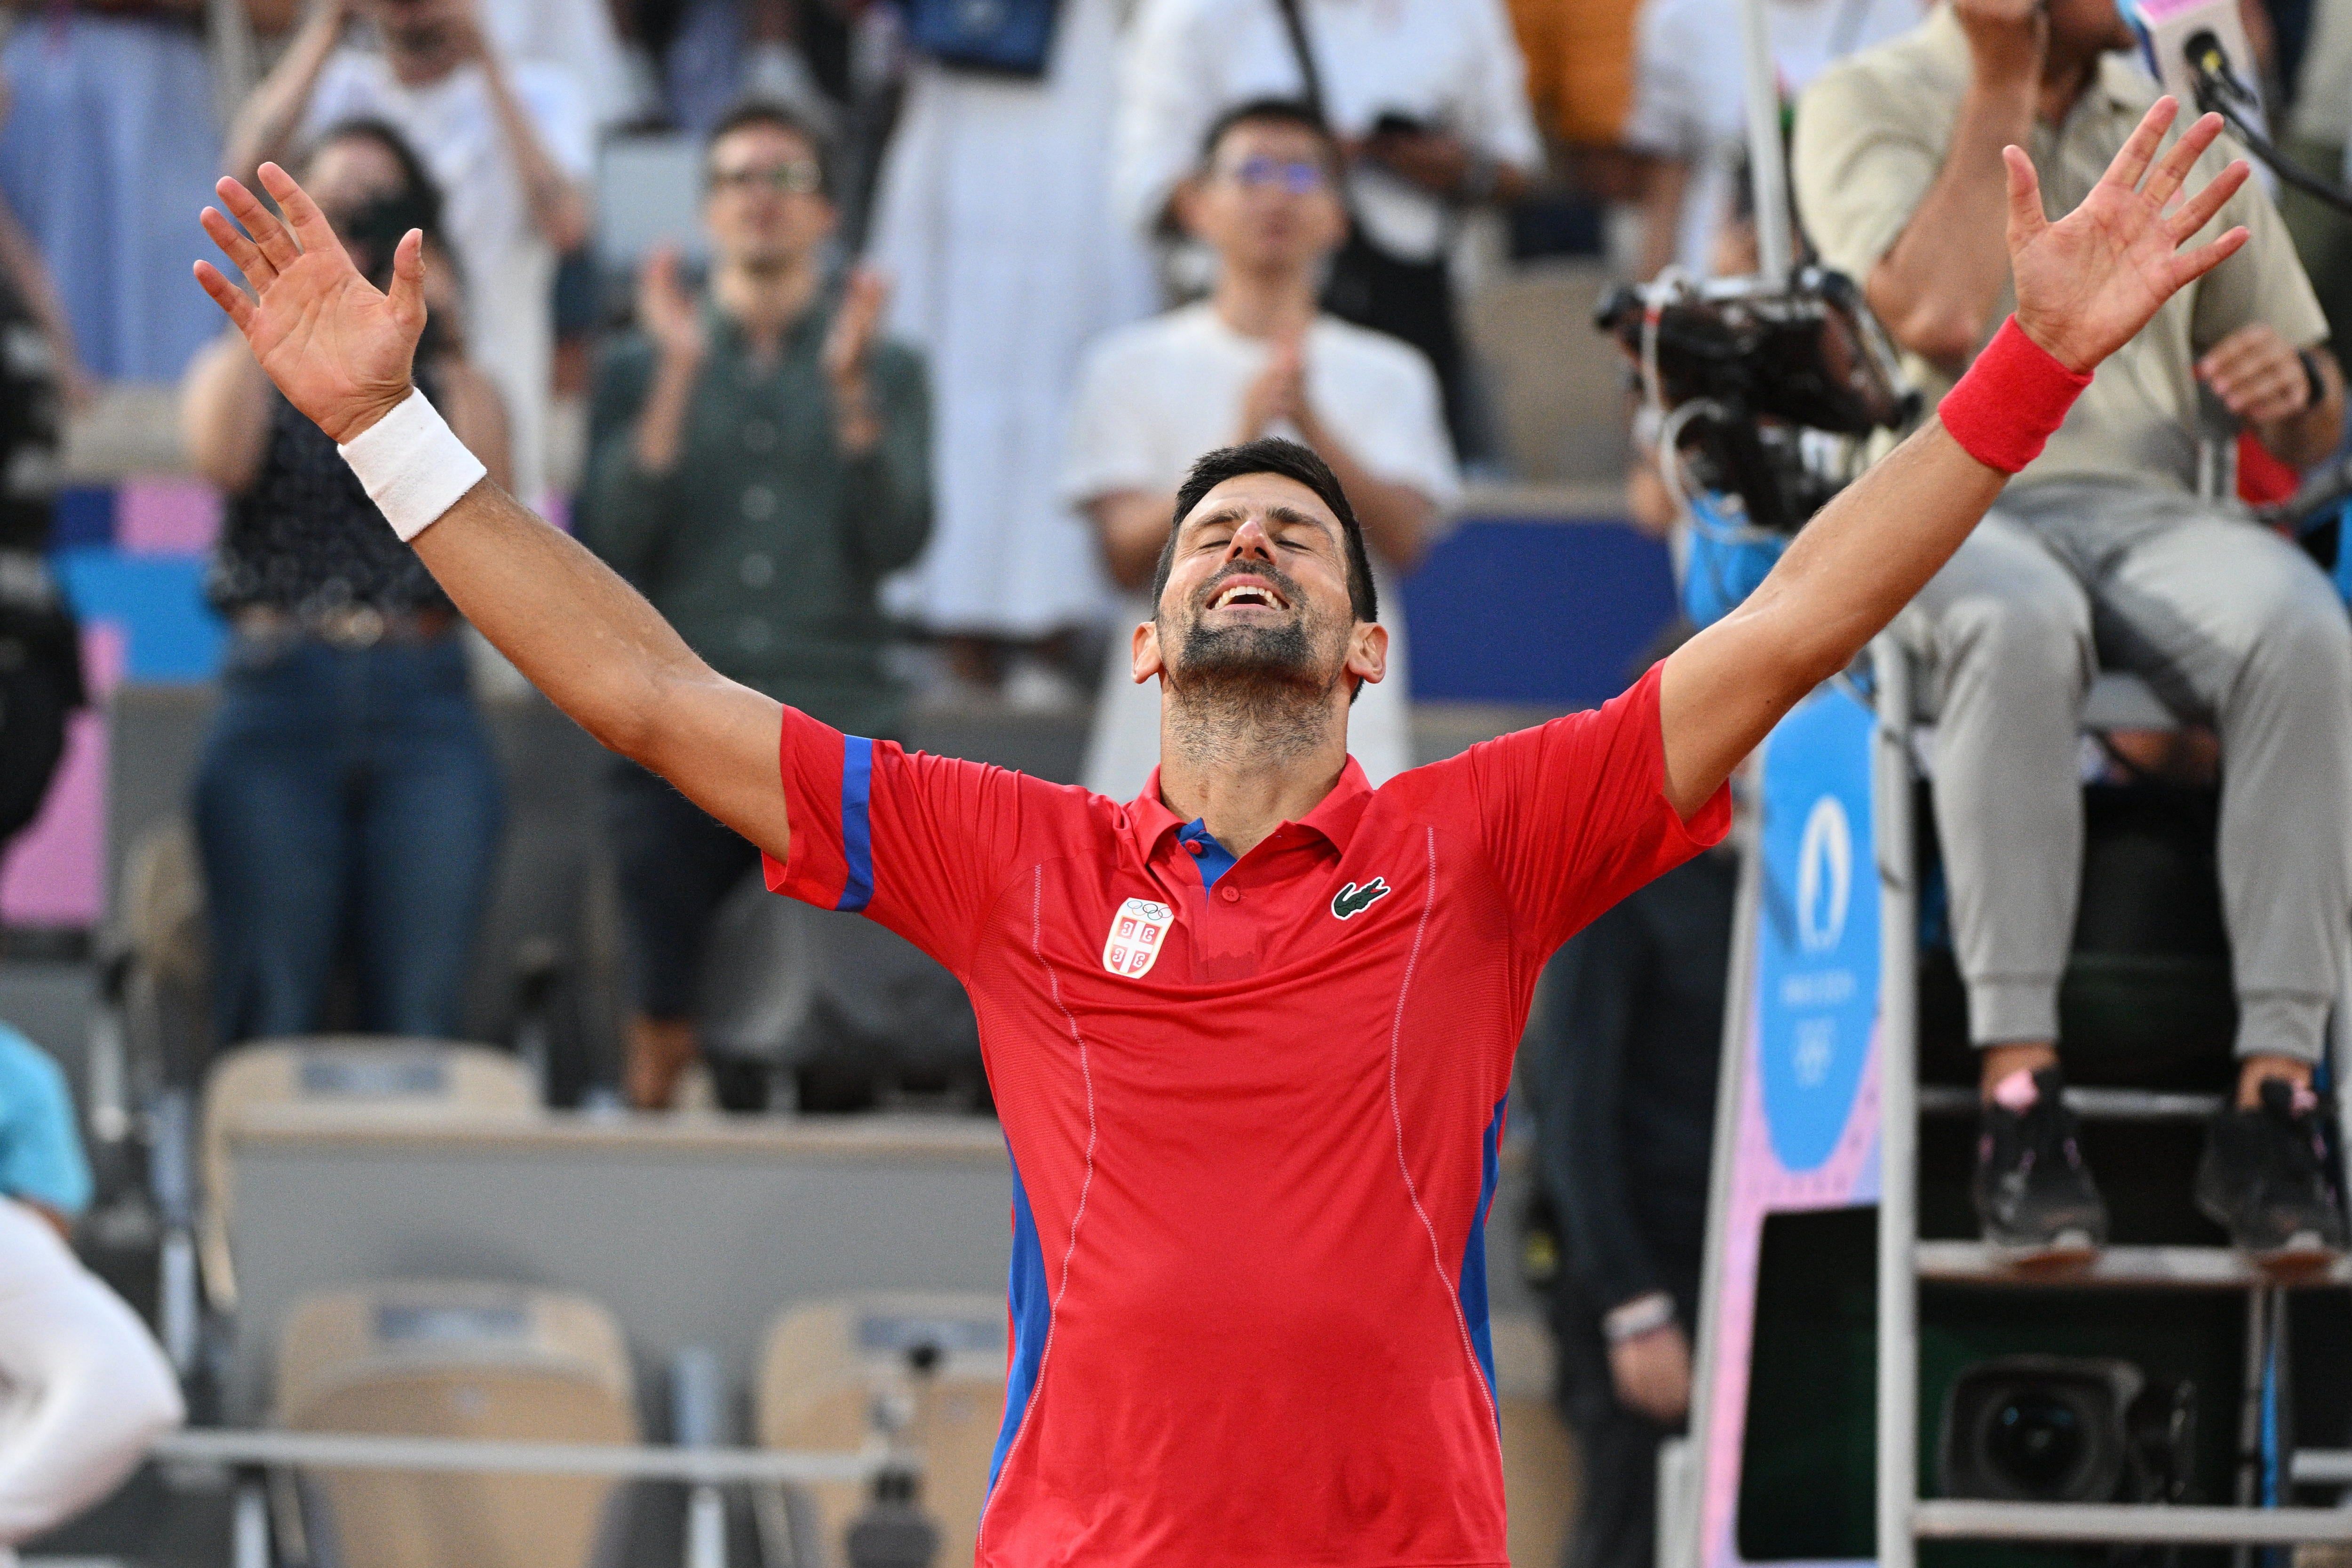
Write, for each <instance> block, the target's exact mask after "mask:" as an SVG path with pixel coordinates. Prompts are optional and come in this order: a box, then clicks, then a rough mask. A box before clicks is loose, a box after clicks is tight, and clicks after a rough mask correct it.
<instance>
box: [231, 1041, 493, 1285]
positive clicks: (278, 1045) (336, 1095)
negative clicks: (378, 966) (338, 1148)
mask: <svg viewBox="0 0 2352 1568" xmlns="http://www.w3.org/2000/svg"><path fill="white" fill-rule="evenodd" d="M298 1104H299V1105H319V1104H328V1105H354V1106H368V1107H382V1108H384V1109H387V1110H400V1111H403V1112H413V1113H415V1114H420V1115H432V1114H436V1113H446V1112H452V1111H460V1112H467V1113H473V1114H487V1115H504V1116H514V1117H523V1116H527V1115H529V1114H530V1112H531V1111H532V1110H533V1109H534V1108H536V1107H537V1105H538V1104H539V1087H538V1085H537V1084H536V1083H534V1082H533V1081H532V1079H531V1076H530V1071H529V1069H527V1068H525V1067H524V1066H523V1064H522V1063H521V1062H520V1061H518V1060H516V1059H515V1058H513V1057H510V1056H508V1055H507V1054H506V1053H504V1052H503V1051H495V1050H491V1049H489V1048H488V1047H483V1046H467V1045H457V1044H453V1043H451V1042H448V1041H445V1040H401V1039H383V1038H373V1037H369V1038H361V1037H334V1036H320V1037H306V1038H299V1039H283V1040H263V1041H259V1042H257V1043H255V1044H253V1045H249V1046H241V1047H238V1048H237V1049H236V1050H234V1051H230V1052H227V1053H226V1054H225V1055H223V1056H221V1057H220V1058H217V1059H215V1061H214V1063H213V1066H212V1070H211V1071H210V1072H209V1073H207V1074H206V1075H205V1089H204V1101H203V1107H202V1121H201V1123H200V1127H201V1131H200V1133H199V1143H198V1147H199V1149H200V1151H201V1154H200V1158H201V1159H202V1161H203V1166H204V1194H205V1203H204V1215H203V1221H202V1227H201V1237H200V1247H201V1256H202V1258H203V1261H204V1277H205V1294H206V1295H207V1296H208V1297H209V1298H210V1299H211V1300H212V1302H213V1304H214V1306H215V1307H217V1308H219V1309H220V1310H223V1311H226V1310H231V1309H233V1308H234V1307H235V1306H236V1265H235V1261H234V1258H233V1255H232V1248H231V1247H230V1245H229V1239H230V1226H231V1223H232V1219H233V1217H234V1203H235V1193H236V1186H235V1184H234V1183H233V1182H232V1181H231V1180H230V1172H229V1164H228V1129H229V1128H230V1126H231V1125H233V1124H234V1123H235V1121H236V1119H237V1118H239V1117H240V1116H245V1115H249V1114H251V1113H252V1112H254V1111H255V1110H261V1109H263V1108H266V1107H270V1106H280V1105H298Z"/></svg>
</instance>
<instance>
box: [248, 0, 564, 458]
mask: <svg viewBox="0 0 2352 1568" xmlns="http://www.w3.org/2000/svg"><path fill="white" fill-rule="evenodd" d="M473 4H474V0H319V4H318V5H317V8H316V9H315V10H314V11H312V13H311V15H310V19H309V20H308V21H306V22H305V23H304V24H303V26H302V30H301V32H300V33H299V35H297V37H295V40H294V43H293V45H292V46H291V47H289V48H288V49H287V51H286V54H285V57H284V58H281V59H280V60H279V61H278V66H277V68H275V69H273V70H272V71H271V72H270V73H269V75H268V78H267V79H265V80H264V81H263V82H262V84H261V86H260V87H258V88H257V89H255V91H254V94H253V98H252V100H250V101H249V102H248V103H247V105H246V107H245V109H244V110H243V111H242V112H241V113H239V114H238V116H237V119H236V124H235V125H234V126H233V127H231V129H230V132H229V147H228V154H227V160H226V162H227V163H228V169H229V172H230V173H231V174H235V175H236V176H237V177H238V178H239V179H244V180H251V179H252V178H253V177H254V170H255V169H256V168H257V167H258V166H259V165H260V164H261V163H262V162H263V161H264V160H265V159H275V160H278V161H279V162H283V161H284V159H285V157H286V154H287V153H288V152H289V149H291V148H292V147H294V146H295V145H296V143H297V142H298V141H299V140H303V139H308V138H314V137H316V136H317V135H318V134H319V133H320V132H322V131H324V130H325V129H326V128H327V127H329V126H331V125H334V124H338V123H340V122H341V121H346V120H352V119H360V118H366V119H374V120H381V121H384V122H385V123H387V124H389V125H391V126H392V127H394V129H395V130H397V131H398V132H400V133H401V135H402V136H403V137H404V138H405V139H406V140H407V142H408V143H409V144H410V145H411V146H413V147H415V149H416V151H417V153H418V154H419V155H420V156H421V157H422V158H423V159H424V162H425V169H426V170H427V171H428V172H429V173H430V174H432V176H433V178H434V180H435V182H436V184H439V185H440V187H441V190H442V191H443V193H444V226H445V228H446V232H447V235H448V240H449V250H450V253H451V255H452V257H453V258H454V259H455V260H456V262H457V266H458V268H460V269H461V270H462V271H463V272H464V274H465V284H466V315H465V332H464V338H465V347H466V353H467V357H468V358H469V359H470V360H471V361H472V362H473V363H475V364H477V365H478V366H480V367H481V369H482V370H483V371H484V372H485V373H486V374H488V376H489V377H490V379H491V380H492V381H493V382H495V383H496V384H497V385H498V388H499V395H500V397H501V398H502V400H503V401H504V403H505V405H506V410H507V418H508V421H509V446H510V447H511V450H512V452H513V467H514V479H515V486H516V493H517V494H519V495H520V496H521V497H522V498H523V500H525V501H527V502H528V501H533V500H537V499H538V498H540V497H541V494H542V492H543V491H544V490H545V489H546V486H547V482H548V473H547V435H548V433H547V421H548V402H549V374H550V370H551V356H552V353H553V348H554V319H553V314H552V307H551V304H550V302H549V289H550V286H551V283H552V281H553V279H554V277H555V261H556V258H557V257H558V256H559V255H560V254H562V252H564V251H568V250H571V249H572V248H573V247H576V246H578V245H580V244H581V243H583V241H584V240H586V238H587V237H588V221H589V213H588V200H587V196H586V195H585V193H584V188H583V182H584V181H585V180H586V179H587V177H588V174H589V166H590V163H591V161H592V160H593V155H594V151H595V149H594V144H593V132H592V129H591V126H592V121H591V118H590V110H589V103H588V99H587V96H586V94H585V92H584V91H583V89H582V87H581V85H580V84H579V83H578V82H577V81H575V80H574V79H573V78H572V74H571V72H569V71H568V70H566V69H564V68H562V67H561V66H557V65H551V64H549V63H546V62H544V61H539V60H524V61H520V62H512V63H510V62H509V61H508V60H507V59H506V58H505V57H504V56H503V55H502V54H501V53H500V51H499V48H498V47H496V46H495V45H493V44H492V43H491V42H490V39H489V37H488V35H487V34H486V32H485V31H484V28H483V26H482V24H481V22H480V20H479V18H478V16H477V15H476V13H475V11H474V10H473ZM354 17H357V18H361V19H364V20H366V21H370V22H373V24H374V25H375V28H376V31H377V33H378V34H379V35H380V37H381V40H382V47H381V48H380V49H363V48H356V47H346V46H343V45H342V44H341V38H342V35H343V30H344V26H345V24H346V23H347V22H348V21H350V20H351V19H352V18H354ZM451 325H455V323H451Z"/></svg>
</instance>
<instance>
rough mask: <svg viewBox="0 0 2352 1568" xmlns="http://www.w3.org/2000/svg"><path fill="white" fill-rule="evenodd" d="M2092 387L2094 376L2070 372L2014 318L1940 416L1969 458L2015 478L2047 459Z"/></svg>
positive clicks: (1979, 358) (2003, 325) (1939, 408)
mask: <svg viewBox="0 0 2352 1568" xmlns="http://www.w3.org/2000/svg"><path fill="white" fill-rule="evenodd" d="M2090 384H2091V378H2090V377H2089V376H2087V375H2078V374H2075V373H2074V372H2073V371H2071V370H2068V369H2067V368H2066V367H2065V366H2064V365H2063V364H2060V363H2058V361H2057V360H2056V358H2054V357H2053V355H2052V354H2051V353H2050V351H2049V350H2047V349H2045V348H2043V347H2042V345H2041V344H2040V343H2037V342H2034V341H2033V340H2032V338H2029V337H2027V336H2026V335H2025V329H2024V328H2022V327H2021V326H2019V325H2018V324H2017V318H2016V317H2015V316H2011V318H2010V319H2009V320H2008V321H2003V322H2002V323H2001V325H2000V331H1998V332H1995V333H1994V334H1993V336H1992V342H1989V343H1987V344H1986V345H1985V348H1984V353H1980V354H1979V355H1977V362H1976V363H1974V364H1972V365H1970V366H1969V373H1968V374H1966V375H1964V376H1962V377H1960V382H1959V384H1958V386H1955V387H1953V388H1952V390H1951V391H1949V392H1948V393H1946V394H1945V395H1944V401H1943V402H1942V403H1941V404H1940V405H1937V409H1936V416H1937V418H1939V419H1941V420H1942V421H1943V422H1944V428H1945V429H1946V430H1948V431H1949V432H1950V433H1951V437H1952V439H1953V440H1955V441H1958V443H1959V444H1960V447H1961V448H1962V449H1963V450H1965V451H1966V452H1967V453H1968V455H1969V457H1971V458H1975V459H1976V460H1977V461H1978V462H1979V463H1982V464H1983V465H1984V466H1985V467H1986V468H1999V469H2000V471H2001V472H2002V473H2004V474H2013V473H2015V472H2017V471H2018V470H2019V469H2020V468H2023V467H2025V465H2026V464H2028V463H2030V462H2032V461H2033V459H2034V458H2038V457H2040V456H2042V447H2044V446H2046V445H2048V444H2049V441H2050V437H2051V434H2052V432H2053V431H2055V430H2056V429H2057V428H2058V426H2061V425H2063V424H2064V423H2065V421H2066V411H2067V410H2068V409H2070V408H2072V407H2074V399H2075V398H2077V397H2079V396H2081V395H2082V392H2083V388H2084V387H2086V386H2088V385H2090Z"/></svg>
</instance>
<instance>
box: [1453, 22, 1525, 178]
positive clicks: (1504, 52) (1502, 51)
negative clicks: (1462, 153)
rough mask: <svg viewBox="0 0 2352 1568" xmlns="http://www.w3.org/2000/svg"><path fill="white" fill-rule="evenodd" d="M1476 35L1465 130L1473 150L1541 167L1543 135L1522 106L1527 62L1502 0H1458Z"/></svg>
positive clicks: (1513, 163) (1512, 162)
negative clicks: (1474, 74)
mask: <svg viewBox="0 0 2352 1568" xmlns="http://www.w3.org/2000/svg"><path fill="white" fill-rule="evenodd" d="M1458 3H1459V4H1462V5H1465V7H1466V8H1467V19H1468V20H1469V22H1470V24H1471V26H1472V29H1473V30H1474V32H1475V35H1476V38H1477V51H1478V53H1477V66H1476V73H1477V75H1476V79H1475V81H1474V82H1473V84H1472V87H1471V94H1470V102H1469V104H1468V106H1467V107H1468V109H1469V118H1468V120H1467V121H1466V123H1465V129H1466V132H1467V134H1468V137H1469V140H1470V142H1472V144H1473V145H1475V147H1476V148H1477V149H1478V151H1480V152H1481V153H1486V156H1488V157H1489V158H1492V159H1494V160H1495V161H1496V163H1507V164H1509V165H1510V166H1511V167H1513V168H1515V169H1519V170H1523V171H1525V172H1526V173H1528V174H1537V173H1538V172H1540V171H1541V170H1542V168H1543V166H1544V149H1543V138H1542V136H1541V135H1539V134H1538V132H1537V131H1536V116H1535V110H1533V109H1532V108H1530V107H1529V106H1528V62H1527V60H1526V58H1525V57H1523V56H1522V55H1521V54H1520V53H1519V43H1518V38H1517V36H1516V35H1515V34H1514V33H1513V32H1512V30H1511V24H1510V19H1509V18H1508V17H1507V16H1505V15H1504V14H1503V6H1502V0H1458Z"/></svg>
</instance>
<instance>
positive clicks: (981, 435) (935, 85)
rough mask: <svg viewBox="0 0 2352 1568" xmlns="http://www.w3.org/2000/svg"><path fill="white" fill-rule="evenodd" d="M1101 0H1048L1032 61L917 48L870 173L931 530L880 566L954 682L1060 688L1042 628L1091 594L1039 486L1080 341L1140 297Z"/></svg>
mask: <svg viewBox="0 0 2352 1568" xmlns="http://www.w3.org/2000/svg"><path fill="white" fill-rule="evenodd" d="M1123 10H1124V7H1123V5H1122V4H1121V0H1065V3H1064V4H1063V5H1062V7H1061V15H1060V16H1059V17H1058V18H1057V20H1056V23H1055V29H1054V40H1053V47H1052V52H1051V54H1050V55H1049V56H1048V57H1047V58H1046V60H1045V74H1044V76H1043V77H1042V78H1040V79H1036V80H1034V81H1029V80H1022V79H1008V78H1005V77H1003V76H988V75H983V74H980V73H976V72H974V71H971V70H970V69H966V68H958V67H953V66H949V65H945V64H942V63H940V62H939V61H936V60H929V59H922V60H919V61H918V62H917V63H916V65H915V67H914V69H913V72H912V78H911V79H910V80H909V82H908V88H907V100H906V108H905V110H904V111H903V112H902V114H901V116H900V119H899V123H898V131H897V133H896V135H895V136H894V137H893V139H892V141H891V144H890V147H889V150H888V152H887V154H886V156H885V160H884V164H883V170H882V177H881V183H880V185H879V187H878V188H877V192H876V197H875V201H876V205H875V213H874V226H873V253H874V256H875V258H876V259H877V261H879V262H880V264H881V265H882V266H883V267H884V268H886V269H887V271H888V272H889V273H890V275H891V276H892V278H893V279H895V280H896V282H897V288H898V301H897V307H896V310H894V312H893V315H892V318H891V320H892V324H893V326H894V327H895V329H896V330H897V331H899V332H901V333H903V334H904V335H905V336H906V338H907V339H908V342H913V343H915V344H917V345H918V346H919V347H920V348H921V349H922V351H923V353H925V354H926V355H927V356H929V362H930V364H931V367H932V372H933V374H935V375H936V376H937V377H938V379H939V385H940V415H939V419H940V424H939V482H940V522H939V535H938V538H937V540H936V541H935V542H933V544H932V546H931V548H930V550H929V552H927V553H926V554H925V555H924V557H923V559H922V561H921V562H920V563H918V564H917V566H916V567H915V569H914V571H913V572H912V573H910V574H908V577H907V578H906V579H905V580H904V582H903V584H899V585H895V586H894V588H893V593H892V603H893V605H895V606H896V607H897V608H898V609H899V610H900V611H901V612H902V613H904V614H907V615H908V616H911V617H913V618H914V619H917V620H919V621H920V622H922V623H923V624H924V625H925V626H929V627H931V628H932V629H934V630H936V631H938V632H940V633H942V634H945V636H946V637H947V638H948V653H949V657H950V661H951V668H952V672H953V674H954V676H955V678H956V679H957V680H958V682H959V683H960V684H961V685H962V686H963V687H964V688H965V689H968V690H974V691H978V692H982V693H986V692H1001V693H1002V694H1003V696H1004V697H1005V699H1006V700H1010V701H1012V702H1013V703H1014V704H1015V705H1016V706H1021V707H1032V708H1053V707H1064V706H1069V705H1072V704H1074V703H1075V702H1076V700H1077V689H1076V687H1075V686H1074V685H1073V684H1072V683H1071V681H1070V680H1069V679H1068V678H1067V676H1066V674H1064V673H1062V672H1061V670H1060V669H1059V668H1057V665H1058V663H1059V660H1057V658H1056V657H1055V656H1056V655H1057V654H1058V653H1063V652H1066V650H1064V649H1059V648H1057V647H1055V646H1053V644H1054V642H1055V639H1056V638H1057V636H1058V634H1062V633H1065V632H1067V631H1069V630H1071V629H1072V628H1075V627H1082V626H1094V625H1096V624H1097V623H1098V622H1099V621H1101V619H1102V618H1103V616H1104V613H1105V612H1106V611H1107V610H1108V608H1109V603H1110V595H1109V592H1108V585H1107V584H1105V583H1104V582H1103V579H1102V577H1101V575H1100V574H1099V573H1098V572H1097V570H1096V569H1095V566H1094V554H1093V552H1092V551H1091V550H1090V549H1088V548H1087V526H1086V523H1085V521H1084V520H1082V519H1080V518H1078V517H1076V516H1075V515H1073V514H1072V512H1071V511H1070V510H1069V509H1068V508H1067V507H1066V506H1065V505H1064V504H1063V503H1062V501H1061V500H1060V498H1059V496H1058V495H1057V494H1056V492H1055V477H1056V476H1055V464H1056V461H1057V459H1058V457H1059V453H1060V444H1061V441H1062V439H1063V437H1064V436H1065V435H1066V432H1067V431H1068V429H1069V422H1070V407H1071V405H1070V396H1071V394H1072V392H1073V390H1074V389H1075V384H1076V380H1077V374H1078V364H1079V360H1080V356H1081V355H1082V354H1083V353H1085V351H1086V346H1087V343H1089V342H1092V341H1093V340H1094V339H1095V338H1096V337H1097V336H1099V335H1100V334H1101V333H1103V332H1106V331H1109V330H1110V329H1111V328H1113V327H1118V326H1122V325H1125V324H1126V323H1127V322H1129V321H1134V320H1136V319H1137V318H1139V317H1140V316H1142V315H1144V314H1146V313H1148V312H1149V311H1150V310H1151V308H1152V304H1153V298H1154V297H1153V294H1152V284H1151V269H1150V258H1148V257H1147V255H1146V254H1145V252H1144V249H1143V247H1142V246H1141V244H1140V243H1139V241H1138V240H1137V239H1136V238H1135V237H1133V236H1132V235H1130V234H1129V233H1127V232H1126V231H1125V230H1124V229H1122V228H1121V227H1120V226H1119V224H1118V220H1117V219H1116V218H1115V217H1114V216H1113V215H1112V212H1111V208H1110V201H1109V196H1108V181H1109V178H1110V161H1109V153H1108V142H1109V138H1110V129H1111V118H1112V107H1113V103H1114V94H1115V92H1116V90H1117V85H1118V84H1117V79H1116V75H1117V73H1116V68H1115V67H1116V57H1117V49H1118V25H1119V24H1118V18H1119V16H1121V15H1122V13H1123Z"/></svg>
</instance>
